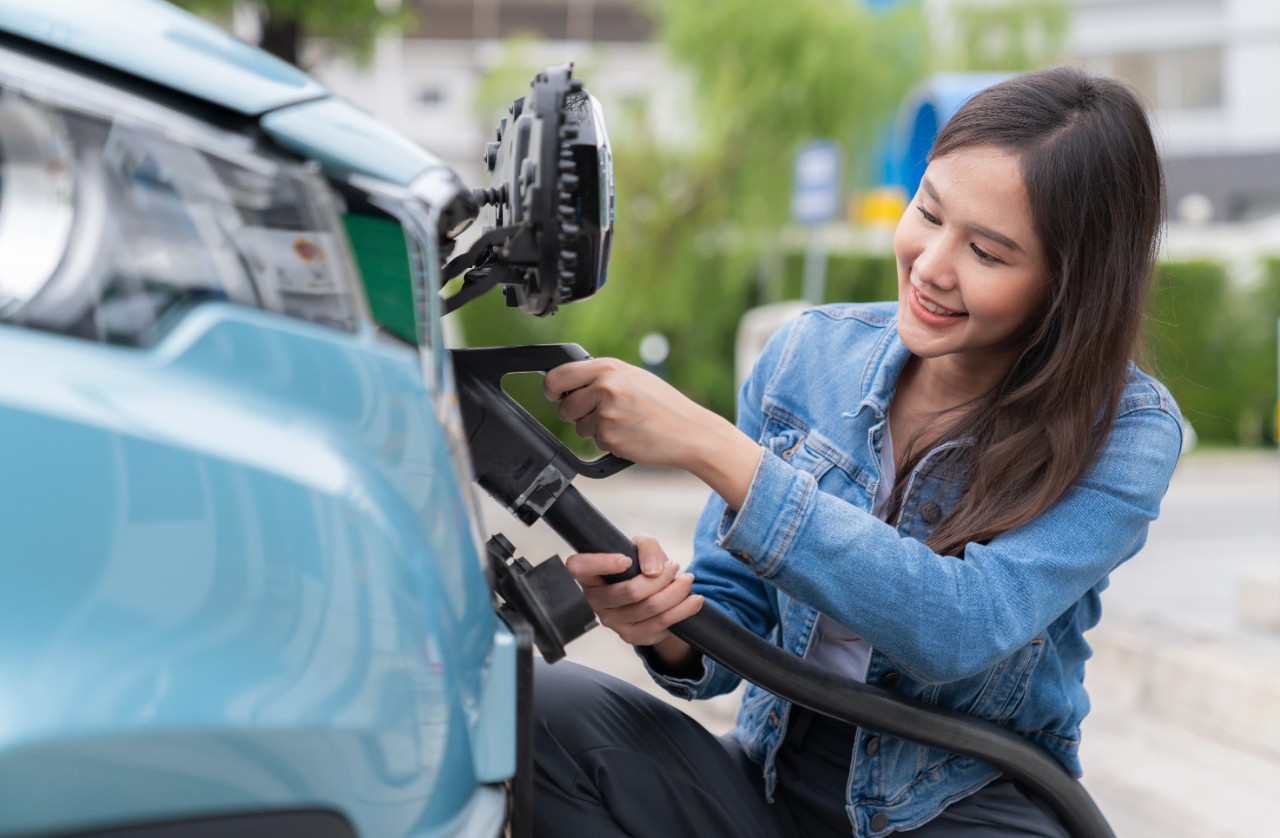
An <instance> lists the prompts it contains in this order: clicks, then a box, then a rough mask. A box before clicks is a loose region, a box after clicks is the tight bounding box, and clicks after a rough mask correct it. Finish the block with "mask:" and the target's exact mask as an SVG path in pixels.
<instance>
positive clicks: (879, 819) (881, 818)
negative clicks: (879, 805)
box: [871, 812, 889, 832]
mask: <svg viewBox="0 0 1280 838" xmlns="http://www.w3.org/2000/svg"><path fill="white" fill-rule="evenodd" d="M888 825H889V816H888V815H886V814H885V813H884V812H876V813H875V814H874V815H872V816H871V828H872V829H874V830H875V831H876V832H879V831H880V830H882V829H884V828H885V827H886V826H888Z"/></svg>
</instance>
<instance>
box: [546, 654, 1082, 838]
mask: <svg viewBox="0 0 1280 838" xmlns="http://www.w3.org/2000/svg"><path fill="white" fill-rule="evenodd" d="M533 711H534V725H535V730H534V766H535V778H534V783H535V800H534V834H535V835H536V836H539V838H543V837H544V836H548V837H554V836H571V838H578V836H591V838H606V837H607V836H631V838H721V836H726V838H727V836H733V838H818V836H819V835H826V834H836V833H835V832H834V831H833V830H835V829H838V828H839V827H838V823H839V818H838V815H837V816H836V817H832V816H831V815H832V812H839V811H840V810H841V809H842V807H843V801H844V778H842V777H841V778H837V780H833V781H831V782H837V783H838V785H837V787H835V788H827V789H822V790H821V791H820V792H819V793H816V794H815V793H796V789H795V784H794V783H792V789H791V793H784V791H785V790H784V789H782V788H780V789H779V790H778V793H776V794H775V802H774V803H773V804H770V803H768V802H767V801H766V800H765V798H764V777H763V775H762V773H761V770H760V767H759V766H758V765H756V764H755V763H753V762H751V760H750V759H748V758H747V755H746V754H745V753H744V752H743V750H742V748H741V747H740V746H739V745H738V744H737V743H736V742H734V741H733V740H732V739H730V738H729V737H727V736H725V737H716V736H713V735H712V734H711V733H710V732H708V731H707V729H706V728H704V727H702V725H700V724H698V723H697V722H696V721H694V720H693V719H691V718H689V717H688V716H686V715H685V714H684V713H681V712H680V711H679V710H677V709H676V708H675V707H673V706H672V705H670V704H668V703H666V702H664V701H662V700H661V699H658V698H655V697H653V696H651V695H649V694H648V693H645V692H644V691H643V690H639V689H637V688H635V687H633V686H631V685H630V684H627V683H625V682H623V681H619V680H618V679H616V678H611V677H609V676H607V675H604V674H601V673H599V672H596V671H594V670H592V669H588V668H586V667H582V666H578V665H576V664H573V663H569V662H567V661H562V662H560V663H557V664H555V665H547V664H544V663H542V661H538V662H537V668H536V669H535V672H534V706H533ZM806 727H807V726H806ZM813 729H814V730H825V729H827V728H826V727H824V726H823V725H821V724H819V725H815V726H814V727H813ZM793 730H794V729H793ZM786 747H787V748H788V749H790V748H793V747H794V748H799V749H801V750H803V749H804V748H805V747H806V746H805V744H804V741H803V737H795V736H793V735H790V734H789V738H788V743H787V745H786ZM832 776H834V775H832ZM817 782H820V783H823V784H824V785H825V784H827V783H828V780H827V779H821V778H820V779H819V780H818V781H817ZM788 797H789V798H790V800H788ZM815 798H816V799H824V798H826V799H830V801H831V809H830V810H828V811H827V812H822V813H818V815H819V816H818V817H815V813H813V812H812V811H810V810H809V808H808V806H807V803H808V801H810V800H812V799H815ZM802 801H803V802H804V803H803V804H802ZM789 805H790V806H791V807H793V808H794V807H798V806H799V805H804V806H805V808H804V809H799V808H797V809H796V811H795V813H794V814H793V811H792V808H789ZM795 815H799V817H796V816H795ZM832 824H835V826H831V825H832ZM852 832H853V828H852V826H851V825H849V826H848V827H847V828H846V829H845V830H844V831H843V834H844V835H851V834H852ZM906 834H910V835H911V836H912V838H944V836H945V838H1003V836H1019V835H1021V836H1027V835H1030V836H1050V837H1051V838H1065V836H1066V832H1065V830H1063V829H1062V827H1061V826H1060V825H1059V824H1058V823H1057V820H1056V818H1054V817H1053V815H1052V814H1050V813H1049V812H1048V811H1047V810H1045V809H1043V808H1042V807H1041V806H1040V805H1039V804H1036V803H1033V802H1032V801H1031V800H1029V799H1028V798H1027V797H1026V796H1025V795H1023V794H1022V792H1021V791H1020V790H1019V789H1018V788H1017V787H1016V786H1015V785H1014V784H1013V783H1012V782H1010V781H1008V780H1003V779H1002V780H1000V781H997V782H995V783H992V784H991V785H989V786H987V787H985V788H983V789H982V790H981V791H979V792H977V793H976V794H974V795H971V796H970V797H967V798H965V799H964V800H961V801H958V802H956V803H954V804H952V805H951V806H950V807H948V808H947V810H946V811H944V812H943V813H942V814H941V815H939V816H938V817H937V818H935V819H933V820H932V821H930V822H929V823H927V824H925V825H924V826H922V827H920V828H919V829H916V830H912V831H911V832H910V833H906Z"/></svg>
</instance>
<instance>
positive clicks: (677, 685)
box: [632, 646, 714, 700]
mask: <svg viewBox="0 0 1280 838" xmlns="http://www.w3.org/2000/svg"><path fill="white" fill-rule="evenodd" d="M632 648H633V649H635V650H636V654H637V655H639V656H640V661H641V662H642V663H643V664H644V669H645V672H648V673H649V677H650V678H652V679H653V682H654V683H655V684H657V685H658V686H659V687H662V688H663V689H664V690H666V691H667V692H669V693H671V694H672V695H674V696H675V697H677V698H685V699H689V700H692V699H695V698H698V697H700V696H702V695H704V694H705V693H706V692H707V690H708V689H709V688H710V686H711V679H712V676H713V675H714V672H713V670H714V666H712V662H711V661H709V660H707V658H706V657H705V656H704V657H703V658H702V674H701V675H700V676H698V677H697V678H677V677H675V676H672V675H664V674H663V673H661V672H659V671H658V670H657V669H656V668H655V665H656V663H657V661H656V659H655V658H654V655H653V647H652V646H633V647H632Z"/></svg>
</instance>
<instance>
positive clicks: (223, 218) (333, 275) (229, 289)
mask: <svg viewBox="0 0 1280 838" xmlns="http://www.w3.org/2000/svg"><path fill="white" fill-rule="evenodd" d="M334 202H335V198H334V195H333V193H332V192H331V190H330V189H329V187H328V184H327V183H326V182H325V181H324V179H323V177H321V176H320V175H319V174H318V172H317V171H316V170H315V169H314V168H313V167H312V166H309V165H308V164H305V163H299V162H296V161H294V160H292V159H289V158H286V157H285V156H283V155H279V154H275V153H273V152H270V151H267V150H263V149H260V148H257V147H256V146H255V144H254V142H253V140H252V139H250V138H249V137H247V136H245V135H241V134H237V133H234V132H232V131H226V130H222V129H220V128H216V127H214V126H212V125H209V124H207V123H205V122H202V121H200V120H197V119H195V118H192V117H190V116H188V115H186V114H184V113H182V112H179V111H177V110H173V109H170V108H167V107H164V106H162V105H160V104H158V103H156V102H153V101H150V100H147V99H143V98H141V97H138V96H135V95H132V94H130V93H128V92H125V91H123V90H120V89H118V88H113V87H110V86H108V85H105V84H102V83H100V82H96V81H94V80H92V79H89V78H86V77H84V76H80V75H77V74H73V73H71V72H68V71H66V70H63V69H61V68H58V67H54V66H52V65H49V64H46V63H44V62H41V61H38V60H35V59H32V58H29V57H27V56H24V55H20V54H17V53H12V52H7V51H3V50H0V322H11V323H16V324H21V325H26V326H31V327H35V328H40V329H47V330H51V331H57V332H61V333H64V334H70V335H76V336H79V337H84V338H89V339H94V340H102V341H109V342H112V343H122V344H127V345H135V346H142V345H147V344H150V343H152V342H154V341H155V340H156V339H157V338H158V337H159V336H160V335H161V334H163V332H164V330H165V328H166V327H167V326H168V325H169V324H170V323H172V322H174V321H175V320H176V319H177V318H178V317H180V316H181V313H182V312H183V311H184V310H186V309H187V308H189V307H190V306H192V305H195V304H198V303H201V302H204V301H210V300H218V301H224V302H230V303H238V304H242V305H247V306H253V307H255V308H261V309H266V310H268V311H273V312H277V313H280V314H284V315H288V316H291V317H298V318H301V319H304V320H309V321H312V322H315V323H321V324H324V325H327V326H331V327H334V328H338V329H342V330H346V331H355V330H357V329H359V328H360V327H361V324H362V323H364V322H365V315H364V310H363V299H362V297H361V296H360V294H359V293H358V291H357V288H358V286H357V284H356V281H355V275H354V271H353V268H352V262H351V257H350V254H349V253H348V250H347V242H346V239H345V237H344V233H343V232H342V228H341V226H340V222H339V217H338V213H337V211H336V207H335V206H334Z"/></svg>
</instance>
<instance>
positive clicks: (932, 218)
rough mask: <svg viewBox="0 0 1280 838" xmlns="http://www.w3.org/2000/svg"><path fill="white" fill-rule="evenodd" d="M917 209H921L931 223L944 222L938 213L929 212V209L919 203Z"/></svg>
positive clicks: (926, 219) (925, 218) (921, 212)
mask: <svg viewBox="0 0 1280 838" xmlns="http://www.w3.org/2000/svg"><path fill="white" fill-rule="evenodd" d="M916 209H918V210H920V214H921V215H923V216H924V220H925V221H928V222H929V223H930V224H935V225H937V224H941V223H942V221H941V220H940V219H939V218H938V217H937V216H936V215H934V214H933V213H931V212H929V211H928V210H927V209H925V208H924V207H922V206H920V205H919V204H916Z"/></svg>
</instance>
